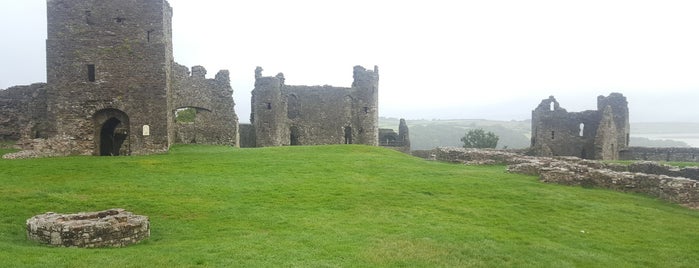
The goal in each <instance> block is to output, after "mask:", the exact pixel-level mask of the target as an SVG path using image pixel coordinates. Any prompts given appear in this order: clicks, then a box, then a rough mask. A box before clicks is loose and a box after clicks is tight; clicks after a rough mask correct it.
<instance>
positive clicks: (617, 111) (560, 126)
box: [531, 93, 630, 160]
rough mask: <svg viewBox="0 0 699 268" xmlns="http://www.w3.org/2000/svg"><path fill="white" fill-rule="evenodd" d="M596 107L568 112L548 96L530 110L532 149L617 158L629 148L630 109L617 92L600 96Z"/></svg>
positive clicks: (542, 153) (543, 153) (551, 153)
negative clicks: (621, 151) (619, 153)
mask: <svg viewBox="0 0 699 268" xmlns="http://www.w3.org/2000/svg"><path fill="white" fill-rule="evenodd" d="M597 106H598V108H597V110H591V111H583V112H577V113H576V112H568V111H566V110H565V109H564V108H562V107H561V106H560V104H559V103H558V102H557V101H556V99H555V98H554V97H553V96H551V97H549V98H548V99H544V100H542V101H541V103H540V104H539V106H537V108H536V109H534V110H533V111H532V143H531V148H532V151H533V153H534V154H535V155H538V156H576V157H580V158H585V159H605V160H612V159H618V158H619V155H618V152H619V151H620V150H622V149H624V148H626V147H628V138H629V137H628V136H629V129H630V128H629V112H628V103H627V101H626V98H625V97H624V96H623V95H621V94H619V93H612V94H610V95H609V96H608V97H604V96H599V97H598V99H597Z"/></svg>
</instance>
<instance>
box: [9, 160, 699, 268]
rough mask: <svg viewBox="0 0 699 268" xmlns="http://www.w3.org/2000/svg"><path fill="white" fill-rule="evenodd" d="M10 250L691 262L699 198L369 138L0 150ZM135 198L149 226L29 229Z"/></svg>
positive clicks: (62, 259)
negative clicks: (42, 220) (578, 181)
mask: <svg viewBox="0 0 699 268" xmlns="http://www.w3.org/2000/svg"><path fill="white" fill-rule="evenodd" d="M0 184H2V187H0V264H1V265H0V266H3V267H32V266H33V267H47V266H52V267H56V266H61V267H100V266H102V267H104V266H108V267H143V266H156V267H157V266H162V267H172V266H248V267H269V266H312V267H318V266H356V267H367V266H411V267H412V266H423V267H435V266H488V267H498V266H537V267H539V266H555V267H565V266H663V267H677V266H688V267H690V266H696V265H697V264H698V263H699V230H698V229H697V228H696V226H697V224H698V223H699V212H696V211H690V210H688V209H685V208H681V207H679V206H676V205H672V204H667V203H664V202H661V201H657V200H654V199H651V198H648V197H645V196H640V195H629V194H622V193H616V192H611V191H606V190H599V189H584V188H577V187H566V186H559V185H548V184H542V183H539V182H537V180H536V178H534V177H526V176H521V175H515V174H508V173H505V172H504V168H503V167H502V166H493V167H467V166H460V165H451V164H445V163H437V162H429V161H424V160H421V159H418V158H413V157H410V156H407V155H404V154H401V153H398V152H394V151H391V150H386V149H382V148H376V147H367V146H319V147H279V148H260V149H232V148H226V147H213V146H177V147H175V148H173V149H172V150H171V152H170V153H169V154H166V155H154V156H139V157H68V158H51V159H33V160H0ZM107 208H124V209H127V210H129V211H132V212H134V213H137V214H142V215H147V216H149V217H150V219H151V228H152V234H151V238H150V239H148V240H146V241H144V242H142V243H140V244H137V245H134V246H130V247H127V248H118V249H74V248H51V247H48V246H44V245H39V244H36V243H34V242H30V241H27V239H26V234H25V230H24V225H25V220H26V219H27V218H29V217H31V216H33V215H36V214H41V213H45V212H47V211H53V212H59V213H72V212H79V211H96V210H103V209H107Z"/></svg>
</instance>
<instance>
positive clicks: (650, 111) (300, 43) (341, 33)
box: [0, 0, 699, 122]
mask: <svg viewBox="0 0 699 268" xmlns="http://www.w3.org/2000/svg"><path fill="white" fill-rule="evenodd" d="M169 2H170V4H171V5H172V7H173V10H174V17H173V39H174V53H175V60H176V61H177V62H179V63H180V64H184V65H187V66H190V67H191V66H192V65H203V66H205V67H206V68H207V70H208V71H209V75H208V76H209V77H213V75H215V73H216V72H217V71H218V70H219V69H228V70H230V71H231V84H232V87H233V89H234V91H235V94H234V99H235V102H236V112H237V113H238V116H239V117H240V119H241V122H245V121H247V120H248V118H249V112H250V107H249V106H250V91H251V90H252V88H253V80H254V76H253V75H254V69H255V66H262V67H263V68H264V69H265V71H264V75H269V76H272V75H276V74H277V73H278V72H283V73H284V74H285V77H286V83H287V84H291V85H325V84H328V85H333V86H343V87H348V86H350V84H351V83H352V67H353V66H354V65H363V66H364V67H367V68H372V67H373V65H378V66H379V69H380V76H381V78H380V86H379V92H380V93H379V94H380V103H379V111H380V112H379V113H380V115H381V116H387V117H404V118H408V119H433V118H437V119H454V118H459V119H471V118H485V119H499V120H509V119H517V120H522V119H529V118H530V117H531V110H532V109H534V108H535V107H536V106H537V105H538V104H539V102H540V101H541V99H544V98H547V97H548V96H549V95H554V96H556V98H557V99H558V100H559V102H560V103H561V105H562V106H563V107H564V108H566V109H568V111H581V110H588V109H595V108H596V99H597V98H596V97H597V96H598V95H601V94H602V95H607V94H609V93H610V92H621V93H623V94H624V95H626V96H627V98H628V99H629V102H630V105H629V106H630V110H631V121H632V122H644V121H645V122H648V121H676V122H677V121H691V122H699V109H697V108H696V107H697V104H698V103H699V16H697V14H699V1H695V0H691V1H673V0H662V1H643V0H636V1H626V0H604V1H597V0H586V1H564V0H555V1H541V0H534V1H514V0H512V1H498V0H489V1H446V0H430V1H410V0H408V1H379V0H373V1H370V0H353V1H322V0H314V1H311V0H295V1H277V0H256V1H230V0H196V1H194V0H170V1H169ZM0 36H1V38H2V41H0V55H2V58H1V59H2V61H1V64H0V88H7V87H10V86H13V85H21V84H30V83H33V82H44V81H46V70H45V68H46V64H45V55H46V54H45V39H46V1H45V0H21V1H19V0H0Z"/></svg>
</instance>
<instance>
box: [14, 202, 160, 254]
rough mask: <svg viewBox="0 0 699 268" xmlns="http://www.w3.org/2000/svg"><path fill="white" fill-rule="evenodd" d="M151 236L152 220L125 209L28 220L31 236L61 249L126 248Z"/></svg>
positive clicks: (28, 234) (39, 217)
mask: <svg viewBox="0 0 699 268" xmlns="http://www.w3.org/2000/svg"><path fill="white" fill-rule="evenodd" d="M149 236H150V222H149V220H148V217H146V216H141V215H134V214H133V213H131V212H128V211H125V210H124V209H109V210H104V211H98V212H83V213H77V214H56V213H53V212H48V213H46V214H42V215H37V216H34V217H31V218H29V219H28V220H27V237H28V238H29V240H34V241H37V242H40V243H44V244H48V245H51V246H59V247H81V248H99V247H123V246H127V245H130V244H134V243H138V242H140V241H141V240H143V239H145V238H148V237H149Z"/></svg>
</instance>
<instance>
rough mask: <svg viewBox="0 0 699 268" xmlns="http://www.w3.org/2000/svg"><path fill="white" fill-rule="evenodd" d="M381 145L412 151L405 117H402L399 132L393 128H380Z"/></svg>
mask: <svg viewBox="0 0 699 268" xmlns="http://www.w3.org/2000/svg"><path fill="white" fill-rule="evenodd" d="M379 146H383V147H386V148H391V149H394V150H397V151H400V152H403V153H407V154H409V153H410V133H409V129H408V124H407V123H405V119H402V118H401V119H400V123H399V125H398V133H396V131H395V130H393V129H387V128H381V129H379Z"/></svg>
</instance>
